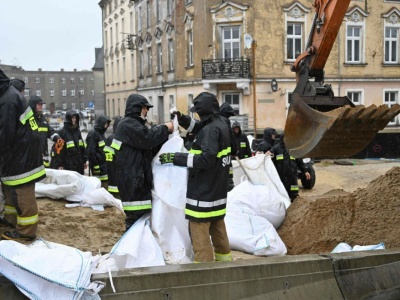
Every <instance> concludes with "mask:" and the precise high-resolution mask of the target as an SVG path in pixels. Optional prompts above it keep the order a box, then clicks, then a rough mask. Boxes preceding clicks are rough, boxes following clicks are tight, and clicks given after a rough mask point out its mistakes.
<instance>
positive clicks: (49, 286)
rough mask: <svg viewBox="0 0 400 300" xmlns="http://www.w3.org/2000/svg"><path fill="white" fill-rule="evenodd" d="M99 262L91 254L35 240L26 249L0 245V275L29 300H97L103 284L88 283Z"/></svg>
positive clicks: (12, 244)
mask: <svg viewBox="0 0 400 300" xmlns="http://www.w3.org/2000/svg"><path fill="white" fill-rule="evenodd" d="M98 259H99V257H97V256H94V257H93V256H92V254H91V252H82V251H80V250H78V249H76V248H72V247H69V246H65V245H61V244H57V243H52V242H46V241H44V240H37V241H36V242H34V243H32V244H31V245H29V246H25V245H23V244H20V243H17V242H14V241H0V273H1V274H3V275H4V276H5V277H7V278H8V279H9V280H10V281H12V282H13V283H14V284H15V285H16V286H17V287H18V289H19V290H20V291H21V292H22V293H24V294H25V295H26V296H27V297H29V298H30V299H38V300H41V299H43V300H48V299H59V300H64V299H65V300H70V299H71V300H75V299H76V300H78V299H81V297H83V296H84V297H85V299H100V297H99V296H98V295H97V293H98V292H99V291H100V290H101V289H102V288H103V287H104V283H101V282H90V278H91V274H92V269H93V267H94V265H95V263H96V261H97V260H98Z"/></svg>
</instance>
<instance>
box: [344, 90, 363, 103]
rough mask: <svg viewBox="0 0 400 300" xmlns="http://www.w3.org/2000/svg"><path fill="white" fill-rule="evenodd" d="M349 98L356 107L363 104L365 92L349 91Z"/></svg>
mask: <svg viewBox="0 0 400 300" xmlns="http://www.w3.org/2000/svg"><path fill="white" fill-rule="evenodd" d="M347 97H349V99H350V101H351V102H353V103H354V104H355V105H361V104H363V92H362V91H347Z"/></svg>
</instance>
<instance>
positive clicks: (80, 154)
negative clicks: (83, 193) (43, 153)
mask: <svg viewBox="0 0 400 300" xmlns="http://www.w3.org/2000/svg"><path fill="white" fill-rule="evenodd" d="M72 116H76V122H77V125H75V126H73V125H72ZM78 124H79V114H78V113H77V112H74V111H72V110H69V111H67V113H66V114H65V121H64V127H63V128H61V129H60V130H59V131H58V132H57V133H58V135H59V136H60V137H61V138H62V139H63V140H64V141H65V144H64V147H63V148H62V150H61V152H60V153H59V154H58V153H57V151H56V150H55V147H54V145H53V147H52V150H51V163H50V166H51V168H54V169H58V168H60V167H63V169H64V170H70V171H76V172H78V173H79V174H82V175H84V171H85V169H84V164H85V163H86V161H87V157H86V153H85V148H86V146H85V143H84V141H83V139H82V134H81V131H80V130H79V125H78Z"/></svg>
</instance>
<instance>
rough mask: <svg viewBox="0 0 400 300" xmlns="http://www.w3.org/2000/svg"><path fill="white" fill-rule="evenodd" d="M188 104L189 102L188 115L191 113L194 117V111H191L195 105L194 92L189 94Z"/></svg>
mask: <svg viewBox="0 0 400 300" xmlns="http://www.w3.org/2000/svg"><path fill="white" fill-rule="evenodd" d="M187 104H188V111H187V112H188V115H190V116H191V117H193V115H194V113H192V112H191V111H190V108H191V107H192V105H193V94H188V99H187Z"/></svg>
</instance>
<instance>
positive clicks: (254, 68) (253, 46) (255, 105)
mask: <svg viewBox="0 0 400 300" xmlns="http://www.w3.org/2000/svg"><path fill="white" fill-rule="evenodd" d="M256 48H257V43H256V40H253V41H252V42H251V50H252V58H253V64H252V65H253V114H254V138H255V139H256V138H257V93H256Z"/></svg>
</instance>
